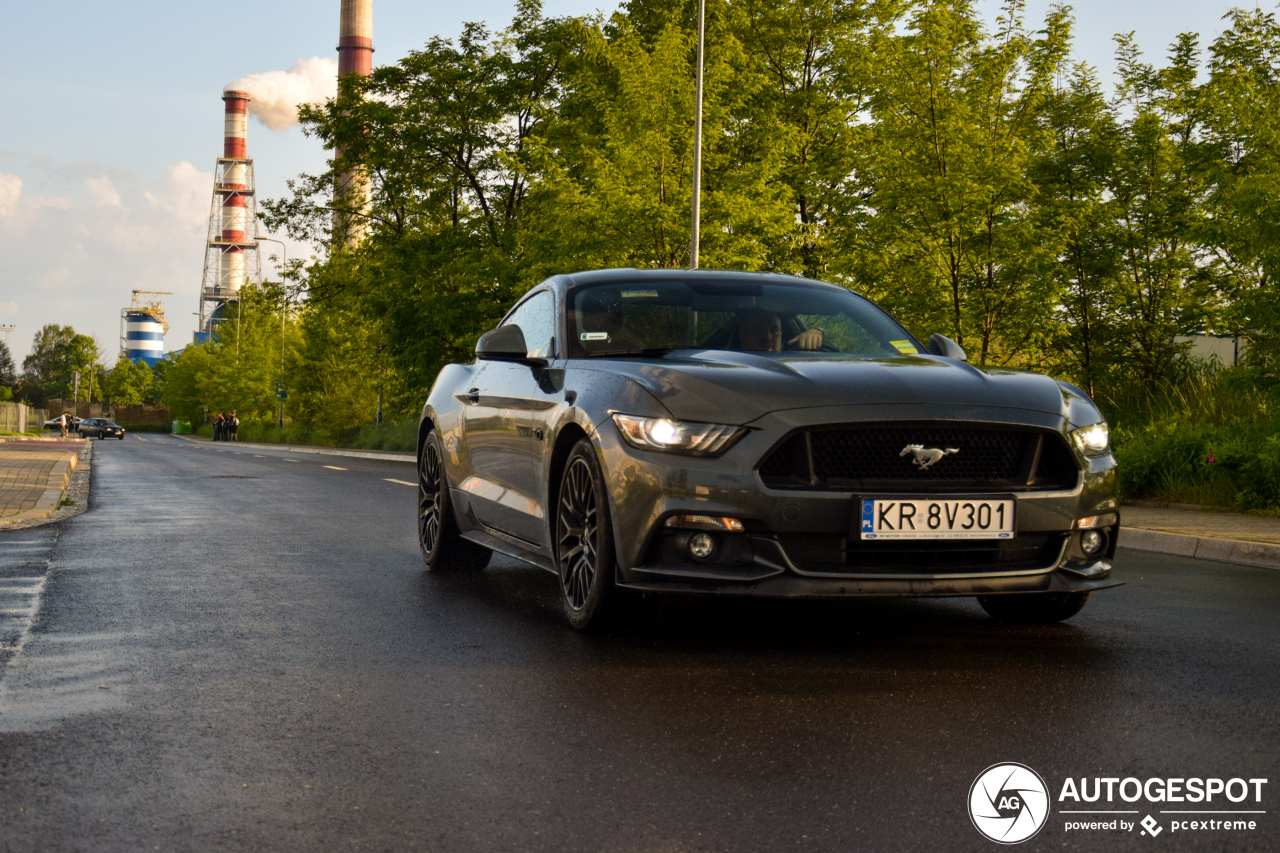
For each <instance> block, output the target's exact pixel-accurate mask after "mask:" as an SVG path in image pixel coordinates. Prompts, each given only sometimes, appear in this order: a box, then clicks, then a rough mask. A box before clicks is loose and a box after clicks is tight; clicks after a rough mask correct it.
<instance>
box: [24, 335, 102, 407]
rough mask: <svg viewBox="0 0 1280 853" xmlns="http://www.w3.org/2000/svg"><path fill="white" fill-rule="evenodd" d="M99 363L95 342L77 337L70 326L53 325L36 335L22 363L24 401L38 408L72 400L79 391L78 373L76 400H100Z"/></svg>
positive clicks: (89, 338)
mask: <svg viewBox="0 0 1280 853" xmlns="http://www.w3.org/2000/svg"><path fill="white" fill-rule="evenodd" d="M98 361H99V355H98V345H97V343H96V342H95V341H94V339H93V338H91V337H89V336H88V335H79V334H76V331H75V329H73V328H71V327H70V326H59V325H56V324H54V323H50V324H48V325H46V326H44V327H42V328H41V329H40V330H39V331H38V332H36V334H35V339H34V340H33V341H32V344H31V353H30V354H29V355H28V356H27V357H26V358H25V359H23V362H22V371H23V380H24V381H23V383H22V393H23V397H24V398H25V399H26V401H27V402H29V403H31V404H32V405H34V406H37V407H39V406H43V405H44V404H45V402H46V401H47V400H49V399H52V398H57V399H64V400H70V399H71V398H72V397H73V396H75V395H73V393H72V392H73V390H74V389H76V388H77V383H76V382H75V373H76V372H77V371H78V372H79V374H80V381H79V383H78V396H75V399H76V400H83V401H86V402H92V401H93V400H95V399H101V394H100V393H99V392H98V388H99V380H98V371H99V369H100V367H99V364H98Z"/></svg>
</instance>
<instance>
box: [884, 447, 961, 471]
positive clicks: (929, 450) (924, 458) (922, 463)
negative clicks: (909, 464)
mask: <svg viewBox="0 0 1280 853" xmlns="http://www.w3.org/2000/svg"><path fill="white" fill-rule="evenodd" d="M959 452H960V448H958V447H948V448H947V449H946V450H939V449H938V448H936V447H925V446H924V445H923V444H908V445H907V446H906V447H904V448H902V452H901V453H899V454H898V455H899V456H906V455H907V454H911V458H912V459H914V460H915V463H916V467H917V468H920V469H924V468H928V467H929V466H930V465H932V464H934V463H935V462H937V461H938V460H939V459H941V458H942V457H944V456H950V455H951V454H953V453H959Z"/></svg>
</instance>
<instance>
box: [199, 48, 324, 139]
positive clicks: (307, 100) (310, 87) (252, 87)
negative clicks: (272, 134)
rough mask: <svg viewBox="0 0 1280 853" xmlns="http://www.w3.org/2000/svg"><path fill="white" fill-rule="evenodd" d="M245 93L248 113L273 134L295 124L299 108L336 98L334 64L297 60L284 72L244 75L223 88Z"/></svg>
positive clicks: (321, 61)
mask: <svg viewBox="0 0 1280 853" xmlns="http://www.w3.org/2000/svg"><path fill="white" fill-rule="evenodd" d="M230 89H235V90H238V91H242V92H248V93H249V97H250V98H251V99H252V100H250V101H249V112H250V114H251V115H254V116H256V117H257V119H258V121H260V122H262V123H263V124H265V125H266V126H267V127H269V128H271V129H272V130H274V131H276V132H277V133H284V132H285V131H286V130H288V129H289V128H290V127H292V126H293V125H295V124H297V123H298V105H299V104H319V103H323V102H324V101H325V100H326V99H328V98H333V97H335V96H337V94H338V60H336V59H333V58H332V57H320V56H313V57H311V58H310V59H299V60H298V61H297V62H295V63H294V64H293V67H292V68H290V69H289V70H288V71H264V72H263V73H261V74H248V75H245V76H244V77H241V78H240V79H239V80H234V81H232V82H230V83H228V84H227V85H226V86H224V87H223V91H224V92H225V91H227V90H230Z"/></svg>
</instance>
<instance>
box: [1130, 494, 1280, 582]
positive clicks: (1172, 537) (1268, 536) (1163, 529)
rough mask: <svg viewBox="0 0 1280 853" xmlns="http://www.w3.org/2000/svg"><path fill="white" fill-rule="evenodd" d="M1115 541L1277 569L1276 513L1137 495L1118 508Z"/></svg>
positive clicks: (1279, 532) (1279, 525)
mask: <svg viewBox="0 0 1280 853" xmlns="http://www.w3.org/2000/svg"><path fill="white" fill-rule="evenodd" d="M1120 545H1121V547H1124V548H1135V549H1137V550H1139V551H1158V552H1160V553H1162V554H1176V555H1178V556H1182V557H1198V558H1200V559H1202V560H1220V561H1222V562H1225V563H1242V564H1244V565H1247V566H1262V567H1264V568H1268V569H1280V518H1259V517H1257V516H1252V515H1244V514H1243V513H1238V512H1230V511H1228V510H1219V509H1216V508H1211V507H1204V508H1201V507H1192V506H1180V505H1177V504H1161V503H1157V502H1153V501H1143V502H1142V504H1141V505H1138V506H1133V505H1129V506H1123V507H1121V508H1120Z"/></svg>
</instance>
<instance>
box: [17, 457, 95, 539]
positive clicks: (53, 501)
mask: <svg viewBox="0 0 1280 853" xmlns="http://www.w3.org/2000/svg"><path fill="white" fill-rule="evenodd" d="M81 452H83V450H82V451H81ZM79 462H80V454H79V453H74V454H73V453H71V452H70V451H68V455H67V456H65V457H63V458H62V459H59V460H58V461H57V462H55V463H53V470H52V471H50V472H49V480H48V482H47V483H46V484H45V488H44V494H43V495H41V496H40V499H39V500H38V501H36V505H35V506H34V507H32V508H31V509H28V510H24V511H23V512H20V513H18V514H17V515H10V516H7V517H5V518H0V528H3V527H12V526H14V525H16V524H26V523H27V522H31V521H39V520H40V519H42V518H47V517H48V516H50V515H53V514H54V513H55V512H57V511H58V507H59V506H60V505H61V503H62V496H63V494H65V493H66V491H67V486H69V485H71V472H72V471H74V470H75V469H76V465H77V464H78V463H79Z"/></svg>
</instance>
